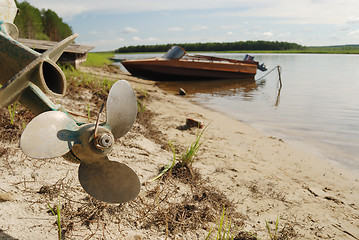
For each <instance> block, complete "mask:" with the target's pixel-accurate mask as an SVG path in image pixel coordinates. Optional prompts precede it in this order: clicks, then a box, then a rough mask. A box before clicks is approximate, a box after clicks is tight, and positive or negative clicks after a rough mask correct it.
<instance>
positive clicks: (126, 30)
mask: <svg viewBox="0 0 359 240" xmlns="http://www.w3.org/2000/svg"><path fill="white" fill-rule="evenodd" d="M137 32H138V30H137V29H136V28H132V27H125V28H124V29H123V30H122V33H137Z"/></svg>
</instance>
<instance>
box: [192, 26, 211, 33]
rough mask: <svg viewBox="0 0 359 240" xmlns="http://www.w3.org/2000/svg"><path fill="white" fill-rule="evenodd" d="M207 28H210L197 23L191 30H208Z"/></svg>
mask: <svg viewBox="0 0 359 240" xmlns="http://www.w3.org/2000/svg"><path fill="white" fill-rule="evenodd" d="M206 29H208V26H204V25H196V26H193V27H192V28H191V31H193V32H196V31H203V30H206Z"/></svg>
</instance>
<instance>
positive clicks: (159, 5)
mask: <svg viewBox="0 0 359 240" xmlns="http://www.w3.org/2000/svg"><path fill="white" fill-rule="evenodd" d="M27 1H28V2H29V3H30V4H32V5H34V6H36V7H38V8H40V9H42V8H45V9H48V8H49V9H52V10H54V11H55V12H57V13H58V14H59V15H60V16H61V17H64V18H65V20H66V19H71V17H73V16H75V15H78V14H81V13H85V12H92V11H102V12H106V13H108V12H112V13H116V14H123V13H134V12H137V13H138V12H146V11H147V12H150V11H157V12H160V13H162V14H163V13H166V14H167V12H168V11H172V10H176V11H180V10H204V9H213V10H217V9H219V10H218V11H216V14H217V15H219V16H220V15H222V16H230V15H232V16H239V17H271V18H276V19H286V20H291V22H292V23H308V24H314V23H315V24H344V23H346V22H347V21H349V22H358V18H359V17H358V9H359V1H358V0H326V1H317V0H316V1H313V0H301V1H288V0H272V1H270V2H269V1H267V0H252V1H248V0H196V1H193V0H182V1H181V4H178V2H177V1H168V0H151V3H150V4H149V2H148V0H132V1H127V0H102V1H101V2H98V1H97V0H76V1H73V0H61V1H58V0H27ZM224 9H228V11H224ZM232 9H233V10H232ZM220 11H222V12H220ZM347 16H352V17H349V18H347Z"/></svg>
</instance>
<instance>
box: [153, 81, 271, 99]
mask: <svg viewBox="0 0 359 240" xmlns="http://www.w3.org/2000/svg"><path fill="white" fill-rule="evenodd" d="M265 83H266V81H265V80H264V79H262V80H261V81H259V82H256V81H254V80H253V79H218V80H210V81H198V80H197V81H196V80H194V81H161V82H157V83H156V85H157V86H158V87H160V88H162V89H164V90H165V91H167V92H170V93H173V94H178V92H179V89H180V88H182V89H184V90H185V91H186V93H187V95H189V96H193V95H196V94H210V95H211V96H218V97H219V96H226V97H228V96H237V95H241V96H242V97H243V98H244V99H246V100H250V99H251V98H252V97H253V96H255V94H253V92H254V91H258V90H259V89H260V88H263V87H264V86H265Z"/></svg>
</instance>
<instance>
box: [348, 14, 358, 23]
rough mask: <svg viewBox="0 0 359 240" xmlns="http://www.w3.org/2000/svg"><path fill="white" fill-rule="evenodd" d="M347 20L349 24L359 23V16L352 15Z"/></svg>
mask: <svg viewBox="0 0 359 240" xmlns="http://www.w3.org/2000/svg"><path fill="white" fill-rule="evenodd" d="M346 22H347V23H349V24H351V23H359V17H358V16H356V17H354V16H350V17H348V18H347V21H346Z"/></svg>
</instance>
